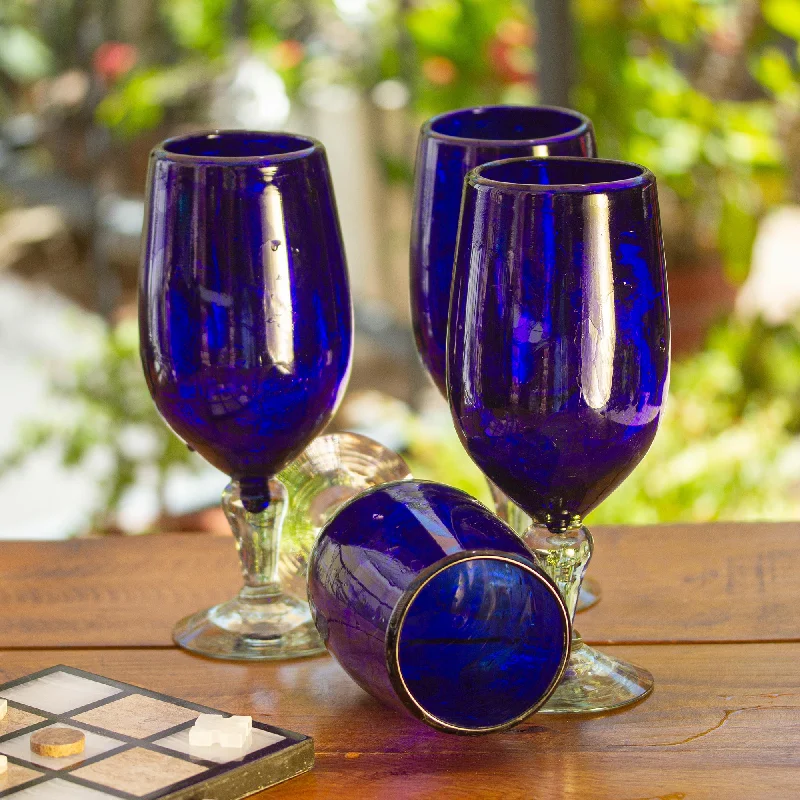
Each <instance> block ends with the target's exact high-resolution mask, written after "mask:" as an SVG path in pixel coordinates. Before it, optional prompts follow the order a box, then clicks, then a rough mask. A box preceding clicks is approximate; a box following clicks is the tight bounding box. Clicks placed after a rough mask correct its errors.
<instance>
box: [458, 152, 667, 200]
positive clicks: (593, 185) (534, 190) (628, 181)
mask: <svg viewBox="0 0 800 800" xmlns="http://www.w3.org/2000/svg"><path fill="white" fill-rule="evenodd" d="M554 162H557V163H580V164H582V165H587V166H588V168H589V169H595V168H596V167H598V166H599V167H602V166H616V167H632V168H634V169H636V170H638V174H636V175H632V176H630V177H628V178H620V179H618V180H607V181H602V180H595V181H585V182H584V183H515V182H513V181H501V180H497V179H495V178H487V177H486V176H485V175H484V174H483V173H484V172H485V171H487V170H488V169H493V168H496V167H499V166H502V165H504V164H509V163H517V164H519V163H528V164H548V163H549V164H552V163H554ZM589 165H590V166H589ZM467 181H468V182H469V184H470V185H471V186H475V187H478V186H484V187H487V188H490V189H503V190H504V191H517V192H522V193H528V194H600V193H607V192H617V191H625V190H626V189H634V188H636V187H638V186H646V185H648V184H655V182H656V178H655V175H654V174H653V173H652V172H651V171H650V170H649V169H648V168H647V167H645V166H643V165H642V164H637V163H636V162H634V161H621V160H618V159H613V158H581V157H580V156H519V157H516V158H501V159H497V160H496V161H487V162H486V163H485V164H481V165H480V166H477V167H475V168H474V169H472V170H470V172H469V173H468V174H467Z"/></svg>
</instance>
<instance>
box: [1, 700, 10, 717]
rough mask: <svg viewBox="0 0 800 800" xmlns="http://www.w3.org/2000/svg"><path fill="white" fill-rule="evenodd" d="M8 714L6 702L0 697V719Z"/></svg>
mask: <svg viewBox="0 0 800 800" xmlns="http://www.w3.org/2000/svg"><path fill="white" fill-rule="evenodd" d="M7 713H8V700H4V699H3V698H2V697H0V719H3V717H4V716H5V715H6V714H7Z"/></svg>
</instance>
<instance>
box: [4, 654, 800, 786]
mask: <svg viewBox="0 0 800 800" xmlns="http://www.w3.org/2000/svg"><path fill="white" fill-rule="evenodd" d="M608 650H609V651H610V652H613V653H614V654H616V655H620V656H622V657H624V658H627V659H630V660H635V661H637V662H638V663H640V664H642V665H644V666H647V667H648V668H649V669H650V670H652V672H653V674H654V676H655V679H656V690H655V692H654V693H653V695H652V696H651V697H650V698H648V699H647V700H645V701H644V702H643V703H641V704H639V705H638V706H636V707H634V708H632V709H629V710H628V711H624V712H618V713H616V714H609V715H605V716H598V717H584V718H569V717H552V716H544V715H534V716H532V717H531V718H530V719H529V720H527V721H526V722H525V723H523V724H522V725H521V726H519V727H517V728H516V729H514V730H513V731H510V732H507V733H503V734H495V735H492V736H483V737H466V738H462V737H456V736H451V735H447V734H442V733H438V732H436V731H433V730H431V729H429V728H426V727H425V726H423V725H421V724H419V723H417V722H415V721H413V720H411V719H406V718H404V717H402V716H400V715H398V714H396V713H394V712H392V711H389V710H386V709H384V708H383V707H381V706H380V705H378V704H377V703H376V702H375V701H373V700H372V699H371V698H370V697H369V696H368V695H366V694H365V693H364V692H362V691H361V690H360V689H359V688H358V687H357V686H356V685H355V684H354V683H353V682H352V681H350V679H349V678H348V677H347V676H346V675H345V674H344V673H343V672H342V670H341V669H340V668H339V667H338V666H337V665H336V664H335V663H334V662H333V661H332V660H331V659H330V658H329V657H327V656H323V657H319V658H313V659H305V660H300V661H296V662H292V663H283V664H271V665H270V664H262V665H246V664H235V663H226V662H217V661H208V660H204V659H200V658H197V657H194V656H190V655H188V654H186V653H183V652H180V651H178V650H161V649H158V650H151V649H134V650H114V649H106V650H73V651H57V652H48V651H33V652H25V651H11V652H8V651H6V652H3V653H0V679H2V680H3V681H5V680H11V679H14V678H17V677H20V676H21V675H24V674H26V673H28V672H31V671H33V670H38V669H43V668H45V667H48V666H51V665H53V664H54V663H66V664H68V665H71V666H74V667H79V668H81V669H86V670H91V671H93V672H99V673H101V674H105V675H108V676H110V677H112V678H116V679H118V680H121V681H126V682H131V683H136V684H140V685H143V686H146V687H147V688H149V689H155V690H156V691H159V692H165V693H168V694H174V695H176V696H178V697H183V698H185V699H187V700H191V701H194V702H198V703H203V704H209V705H212V706H216V707H219V708H221V709H223V710H227V711H229V712H231V713H239V714H245V713H246V714H252V715H253V716H254V717H255V718H257V719H259V720H261V721H264V722H268V723H270V724H276V725H281V726H284V727H288V728H291V729H293V730H297V731H301V732H303V733H307V734H310V735H312V736H313V737H314V739H315V744H316V751H317V765H316V768H315V769H314V770H313V771H312V772H311V773H310V774H308V775H304V776H301V777H300V778H296V779H293V780H292V781H289V782H288V783H285V784H283V785H282V786H280V787H275V788H274V789H271V790H269V791H266V792H263V793H261V794H260V795H258V796H257V797H259V798H264V800H268V799H269V800H284V798H286V800H288V799H289V798H292V799H293V800H312V799H313V800H317V799H321V798H334V799H335V800H341V798H343V797H351V798H359V800H372V798H374V799H375V800H391V799H392V798H398V799H400V800H406V799H408V800H416V799H417V798H435V800H460V799H461V798H464V800H467V798H490V799H491V798H498V799H499V798H503V800H518V799H519V800H522V798H526V799H527V798H547V799H548V800H549V799H550V798H596V799H597V800H605V799H606V798H608V799H609V800H611V798H614V800H655V799H656V798H658V800H682V799H683V798H686V799H687V800H695V798H696V799H697V800H700V799H701V798H702V799H703V800H705V799H706V798H708V800H718V799H719V798H726V800H738V798H742V799H744V798H747V799H748V800H752V799H753V798H768V797H769V798H776V797H781V798H784V797H786V798H789V797H796V796H798V792H799V791H800V756H798V753H800V670H798V667H797V665H798V663H800V644H796V643H781V644H767V643H763V644H707V645H638V646H624V647H623V646H613V647H609V648H608Z"/></svg>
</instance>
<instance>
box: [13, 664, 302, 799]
mask: <svg viewBox="0 0 800 800" xmlns="http://www.w3.org/2000/svg"><path fill="white" fill-rule="evenodd" d="M0 697H2V698H5V699H6V700H7V701H8V713H7V714H6V717H5V718H4V719H2V720H0V753H1V754H3V755H5V756H7V758H8V772H6V773H5V774H4V775H0V797H9V798H12V797H13V798H14V800H104V798H105V799H106V800H110V798H126V800H134V799H135V800H156V798H158V799H159V800H162V798H163V799H164V800H166V799H167V798H169V800H205V799H206V798H209V800H240V798H243V797H246V796H247V795H249V794H252V793H254V792H257V791H259V790H260V789H266V788H267V787H269V786H273V785H274V784H276V783H280V782H281V781H284V780H286V779H287V778H291V777H293V776H295V775H299V774H300V773H301V772H305V771H306V770H309V769H311V767H312V766H313V764H314V743H313V741H312V740H311V739H310V738H309V737H308V736H303V735H302V734H300V733H292V732H291V731H286V730H282V729H281V728H274V727H271V726H269V725H264V724H262V723H260V722H255V721H254V722H253V741H252V744H251V746H250V747H249V748H248V749H246V750H243V751H237V750H234V751H231V750H229V749H226V748H222V747H219V746H217V745H215V746H213V747H208V748H206V747H204V748H192V747H190V746H189V729H190V728H191V727H192V726H193V725H194V721H195V719H196V718H197V716H198V715H199V714H221V715H222V716H230V715H228V714H226V713H225V712H222V711H218V710H216V709H213V708H207V707H205V706H200V705H197V704H196V703H188V702H186V701H185V700H178V699H177V698H175V697H170V696H168V695H163V694H159V693H158V692H150V691H147V690H146V689H140V688H138V687H136V686H131V685H130V684H127V683H120V682H119V681H114V680H111V679H110V678H103V677H101V676H100V675H93V674H92V673H90V672H83V671H82V670H79V669H73V668H72V667H64V666H57V667H51V668H50V669H46V670H43V671H42V672H36V673H34V674H32V675H27V676H25V677H24V678H20V679H18V680H15V681H11V682H10V683H6V684H3V685H2V686H0ZM51 725H58V726H68V727H70V728H77V729H79V730H81V731H83V733H84V734H85V736H86V748H85V750H84V752H83V753H81V754H80V755H75V756H67V757H65V758H48V757H45V756H39V755H37V754H36V753H34V752H32V750H31V747H30V735H31V734H32V733H34V732H35V731H38V730H41V729H43V728H48V727H50V726H51Z"/></svg>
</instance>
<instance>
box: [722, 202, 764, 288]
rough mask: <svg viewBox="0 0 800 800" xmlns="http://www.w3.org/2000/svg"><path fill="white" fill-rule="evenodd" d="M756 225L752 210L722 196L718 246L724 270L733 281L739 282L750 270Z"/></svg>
mask: <svg viewBox="0 0 800 800" xmlns="http://www.w3.org/2000/svg"><path fill="white" fill-rule="evenodd" d="M757 227H758V222H757V219H756V217H755V215H754V214H753V212H752V210H749V209H745V208H742V207H741V206H740V205H739V204H738V203H736V202H734V201H731V199H730V198H729V197H728V196H725V197H724V198H723V203H722V214H721V217H720V223H719V246H720V250H721V251H722V257H723V260H724V262H725V271H726V272H727V274H728V276H729V277H730V278H731V280H733V281H734V282H735V283H741V282H742V281H743V280H744V279H745V278H746V277H747V273H748V272H749V270H750V261H751V258H752V254H753V242H755V238H756V230H757Z"/></svg>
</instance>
